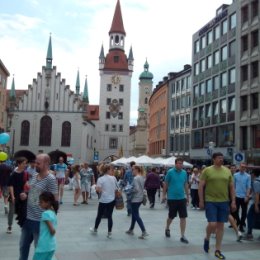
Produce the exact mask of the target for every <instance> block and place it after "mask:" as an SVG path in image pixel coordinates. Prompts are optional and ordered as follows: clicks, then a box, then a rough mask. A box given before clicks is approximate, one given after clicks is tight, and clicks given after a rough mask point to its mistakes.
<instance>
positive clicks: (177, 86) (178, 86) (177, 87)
mask: <svg viewBox="0 0 260 260" xmlns="http://www.w3.org/2000/svg"><path fill="white" fill-rule="evenodd" d="M197 64H198V66H197V67H198V73H199V63H197ZM195 67H196V64H195ZM179 92H180V82H179V81H176V94H178V93H179Z"/></svg>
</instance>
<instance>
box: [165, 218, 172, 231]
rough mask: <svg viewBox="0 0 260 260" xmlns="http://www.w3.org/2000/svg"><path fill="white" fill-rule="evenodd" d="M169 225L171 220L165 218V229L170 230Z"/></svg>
mask: <svg viewBox="0 0 260 260" xmlns="http://www.w3.org/2000/svg"><path fill="white" fill-rule="evenodd" d="M171 223H172V219H171V218H167V221H166V229H170V225H171Z"/></svg>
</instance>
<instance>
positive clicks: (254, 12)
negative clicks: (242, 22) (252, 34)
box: [251, 0, 259, 19]
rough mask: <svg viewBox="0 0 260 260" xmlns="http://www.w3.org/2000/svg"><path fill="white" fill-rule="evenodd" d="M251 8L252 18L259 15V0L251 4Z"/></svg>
mask: <svg viewBox="0 0 260 260" xmlns="http://www.w3.org/2000/svg"><path fill="white" fill-rule="evenodd" d="M251 10H252V19H254V18H255V17H257V16H258V14H259V12H258V0H255V1H253V2H252V4H251Z"/></svg>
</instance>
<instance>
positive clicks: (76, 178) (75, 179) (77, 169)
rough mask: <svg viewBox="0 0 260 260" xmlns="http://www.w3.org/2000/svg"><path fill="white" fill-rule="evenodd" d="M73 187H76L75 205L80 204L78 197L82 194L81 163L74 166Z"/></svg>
mask: <svg viewBox="0 0 260 260" xmlns="http://www.w3.org/2000/svg"><path fill="white" fill-rule="evenodd" d="M73 173H74V175H73V181H72V183H73V188H74V204H73V205H74V206H78V205H79V204H78V199H79V196H80V190H81V189H80V186H81V185H80V165H78V164H76V165H75V166H74V167H73Z"/></svg>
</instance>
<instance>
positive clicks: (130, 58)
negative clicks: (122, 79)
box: [128, 46, 134, 70]
mask: <svg viewBox="0 0 260 260" xmlns="http://www.w3.org/2000/svg"><path fill="white" fill-rule="evenodd" d="M133 66H134V55H133V50H132V46H131V47H130V50H129V55H128V68H129V70H133Z"/></svg>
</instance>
